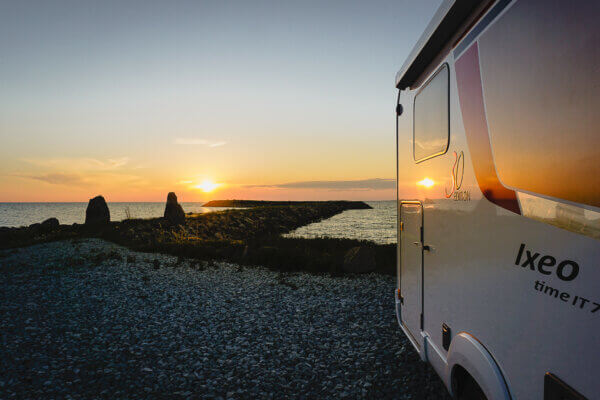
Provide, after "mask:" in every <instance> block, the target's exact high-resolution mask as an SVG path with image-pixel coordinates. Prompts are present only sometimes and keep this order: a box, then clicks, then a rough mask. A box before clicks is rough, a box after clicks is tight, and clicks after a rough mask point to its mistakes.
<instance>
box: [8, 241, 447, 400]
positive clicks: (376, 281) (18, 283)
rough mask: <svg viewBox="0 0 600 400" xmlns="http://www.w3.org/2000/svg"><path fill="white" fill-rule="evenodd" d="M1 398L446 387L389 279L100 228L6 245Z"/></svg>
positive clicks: (429, 392) (295, 394)
mask: <svg viewBox="0 0 600 400" xmlns="http://www.w3.org/2000/svg"><path fill="white" fill-rule="evenodd" d="M0 271H1V273H0V326H1V328H0V343H1V346H0V398H3V399H5V398H130V399H136V398H166V397H168V398H214V399H229V398H236V399H237V398H239V399H243V398H307V399H308V398H311V399H313V398H395V399H446V398H449V397H448V395H447V393H446V389H445V388H444V387H443V385H442V383H441V381H440V379H439V378H438V377H437V375H435V373H434V372H433V370H432V369H431V368H430V367H429V366H427V364H425V363H423V362H421V361H420V360H419V358H418V355H417V353H416V352H415V351H414V350H413V349H412V347H411V345H410V343H409V342H408V341H407V339H406V338H405V337H404V335H403V334H402V332H401V331H400V329H399V328H398V326H397V322H396V318H395V314H394V303H393V292H394V287H395V278H394V277H392V276H386V275H380V274H373V273H372V274H363V275H345V276H342V277H334V276H330V275H327V274H321V275H315V274H308V273H303V272H295V273H283V272H277V271H272V270H267V269H264V268H261V267H258V266H241V265H236V264H231V263H225V262H207V261H197V260H188V259H184V258H181V257H174V256H169V255H161V254H151V253H139V252H134V251H131V250H128V249H126V248H124V247H120V246H118V245H116V244H113V243H109V242H106V241H103V240H100V239H75V240H64V241H58V242H51V243H45V244H38V245H34V246H30V247H23V248H18V249H6V250H2V251H0Z"/></svg>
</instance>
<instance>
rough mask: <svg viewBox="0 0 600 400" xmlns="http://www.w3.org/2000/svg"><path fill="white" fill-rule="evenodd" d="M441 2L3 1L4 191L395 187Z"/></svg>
mask: <svg viewBox="0 0 600 400" xmlns="http://www.w3.org/2000/svg"><path fill="white" fill-rule="evenodd" d="M440 3H441V0H427V1H425V0H394V1H378V2H375V1H373V2H365V1H357V2H348V1H339V2H338V1H326V2H325V1H323V2H322V1H315V2H309V1H297V2H290V1H272V2H268V1H239V2H237V1H214V2H213V1H211V2H205V1H204V2H203V1H193V2H192V1H190V2H185V1H175V2H166V1H164V2H154V1H148V2H141V1H139V2H127V1H119V2H112V1H105V2H85V1H40V2H32V1H23V2H16V1H14V2H13V1H6V2H2V4H1V5H0V49H1V50H2V58H1V59H0V88H1V90H0V138H1V144H0V202H6V201H87V200H88V199H89V198H90V197H93V196H94V195H96V194H103V195H104V196H105V197H106V199H107V200H108V201H163V200H164V199H165V198H166V193H167V192H168V191H175V192H176V193H177V194H178V197H179V199H180V200H181V201H204V200H210V199H225V198H241V199H291V200H302V199H323V200H324V199H362V200H377V199H393V198H394V193H395V190H394V187H395V184H394V177H395V172H394V167H395V151H394V144H395V136H394V129H395V128H394V126H395V122H394V106H395V98H396V90H395V89H394V76H395V73H396V71H397V70H398V69H399V68H400V66H401V65H402V63H403V62H404V60H405V58H406V57H407V55H408V53H409V52H410V50H411V49H412V46H413V45H414V43H415V42H416V40H417V39H418V37H419V36H420V35H421V33H422V32H423V30H424V28H425V26H426V25H427V23H428V22H429V20H430V19H431V17H432V15H433V14H434V12H435V10H436V9H437V7H438V6H439V4H440ZM203 182H205V183H210V182H213V183H216V184H218V186H217V187H216V189H214V190H213V191H212V192H210V193H205V192H204V191H203V189H202V184H203ZM198 186H200V187H198ZM206 186H207V185H206V184H205V185H204V189H206ZM208 186H210V185H208ZM209 189H210V188H209Z"/></svg>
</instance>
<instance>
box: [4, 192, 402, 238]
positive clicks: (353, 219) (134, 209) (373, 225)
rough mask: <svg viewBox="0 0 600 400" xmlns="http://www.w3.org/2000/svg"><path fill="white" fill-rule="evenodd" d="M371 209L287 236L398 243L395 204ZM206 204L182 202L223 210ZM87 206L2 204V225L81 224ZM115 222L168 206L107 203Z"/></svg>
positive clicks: (154, 213)
mask: <svg viewBox="0 0 600 400" xmlns="http://www.w3.org/2000/svg"><path fill="white" fill-rule="evenodd" d="M367 203H368V204H369V205H370V206H371V207H373V209H372V210H348V211H344V212H343V213H341V214H338V215H335V216H333V217H332V218H329V219H327V220H324V221H321V222H316V223H314V224H310V225H306V226H303V227H301V228H298V229H296V230H295V231H293V232H291V233H289V234H288V235H286V236H290V237H305V238H315V237H333V238H350V239H362V240H370V241H374V242H376V243H381V244H386V243H396V203H395V202H394V201H373V202H367ZM202 204H203V203H181V206H182V207H183V209H184V210H185V212H195V213H206V212H211V211H219V210H224V209H226V208H220V207H202ZM86 207H87V203H0V226H10V227H14V226H26V225H31V224H33V223H36V222H42V221H43V220H45V219H47V218H50V217H56V218H58V220H59V221H60V223H61V224H72V223H75V222H76V223H79V224H82V223H83V222H84V221H85V209H86ZM108 208H109V210H110V217H111V220H112V221H121V220H123V219H125V218H126V211H127V210H129V213H130V215H131V217H132V218H155V217H160V216H162V215H163V212H164V210H165V203H164V202H158V203H108Z"/></svg>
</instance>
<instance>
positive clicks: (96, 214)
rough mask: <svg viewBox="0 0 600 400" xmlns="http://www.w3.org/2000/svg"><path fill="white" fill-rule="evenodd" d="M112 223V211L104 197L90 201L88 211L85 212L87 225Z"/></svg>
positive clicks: (97, 197)
mask: <svg viewBox="0 0 600 400" xmlns="http://www.w3.org/2000/svg"><path fill="white" fill-rule="evenodd" d="M109 222H110V211H108V205H107V204H106V200H104V197H102V196H96V197H94V198H93V199H90V202H89V203H88V206H87V209H86V210H85V224H86V225H102V224H108V223H109Z"/></svg>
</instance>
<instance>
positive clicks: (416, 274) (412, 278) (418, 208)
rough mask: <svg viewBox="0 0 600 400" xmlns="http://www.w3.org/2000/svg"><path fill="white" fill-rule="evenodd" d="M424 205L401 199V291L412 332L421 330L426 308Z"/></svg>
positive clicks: (405, 322) (406, 321)
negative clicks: (424, 297) (424, 304)
mask: <svg viewBox="0 0 600 400" xmlns="http://www.w3.org/2000/svg"><path fill="white" fill-rule="evenodd" d="M422 231H423V206H422V204H421V203H420V202H418V201H410V202H402V203H400V293H401V295H402V305H401V307H402V308H401V310H402V313H401V315H402V323H403V325H404V327H405V328H406V329H407V330H408V331H409V332H410V334H411V335H412V336H413V339H414V342H415V343H417V344H418V343H419V342H420V341H419V340H416V338H418V337H419V333H420V332H421V318H422V312H423V242H422Z"/></svg>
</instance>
